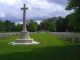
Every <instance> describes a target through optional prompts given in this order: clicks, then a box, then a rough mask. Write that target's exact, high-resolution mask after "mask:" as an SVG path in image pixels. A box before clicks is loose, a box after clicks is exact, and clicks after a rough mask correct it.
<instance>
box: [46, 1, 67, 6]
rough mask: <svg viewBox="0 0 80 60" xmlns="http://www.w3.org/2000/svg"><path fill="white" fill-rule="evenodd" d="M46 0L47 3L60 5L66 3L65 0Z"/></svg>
mask: <svg viewBox="0 0 80 60" xmlns="http://www.w3.org/2000/svg"><path fill="white" fill-rule="evenodd" d="M47 2H49V3H54V2H55V3H57V4H60V5H66V4H67V0H47Z"/></svg>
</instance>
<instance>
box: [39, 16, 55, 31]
mask: <svg viewBox="0 0 80 60" xmlns="http://www.w3.org/2000/svg"><path fill="white" fill-rule="evenodd" d="M40 27H41V29H42V30H46V31H52V32H53V31H55V28H56V27H55V19H54V17H53V18H47V19H45V20H44V21H42V22H41V23H40Z"/></svg>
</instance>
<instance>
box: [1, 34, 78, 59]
mask: <svg viewBox="0 0 80 60" xmlns="http://www.w3.org/2000/svg"><path fill="white" fill-rule="evenodd" d="M30 37H31V38H34V40H35V41H38V42H40V44H39V45H16V46H13V45H10V44H8V43H10V42H12V41H15V40H16V39H17V38H18V36H12V37H9V38H4V39H0V60H80V45H79V44H67V43H66V42H64V41H62V40H60V39H59V37H58V36H55V35H51V34H48V33H31V34H30Z"/></svg>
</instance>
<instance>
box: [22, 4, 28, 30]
mask: <svg viewBox="0 0 80 60" xmlns="http://www.w3.org/2000/svg"><path fill="white" fill-rule="evenodd" d="M27 9H28V8H27V7H26V4H24V7H23V8H21V10H23V31H27V30H26V10H27Z"/></svg>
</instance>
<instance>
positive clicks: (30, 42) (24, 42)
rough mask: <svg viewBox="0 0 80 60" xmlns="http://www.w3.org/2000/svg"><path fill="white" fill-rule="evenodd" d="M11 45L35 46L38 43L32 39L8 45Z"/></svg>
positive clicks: (20, 40)
mask: <svg viewBox="0 0 80 60" xmlns="http://www.w3.org/2000/svg"><path fill="white" fill-rule="evenodd" d="M9 44H11V45H37V44H39V42H36V41H33V39H24V40H23V39H17V40H16V41H15V42H11V43H9Z"/></svg>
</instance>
